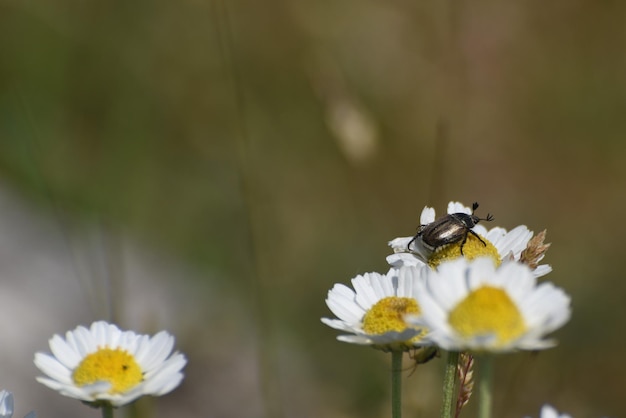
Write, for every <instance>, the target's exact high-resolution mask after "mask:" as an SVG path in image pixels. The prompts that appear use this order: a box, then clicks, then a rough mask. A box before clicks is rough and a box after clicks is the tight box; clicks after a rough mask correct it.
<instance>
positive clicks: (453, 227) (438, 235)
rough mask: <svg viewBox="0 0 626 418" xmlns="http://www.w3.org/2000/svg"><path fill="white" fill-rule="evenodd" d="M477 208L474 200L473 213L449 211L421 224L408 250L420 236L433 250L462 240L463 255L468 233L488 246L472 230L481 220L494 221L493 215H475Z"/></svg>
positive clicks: (427, 246) (426, 245) (428, 247)
mask: <svg viewBox="0 0 626 418" xmlns="http://www.w3.org/2000/svg"><path fill="white" fill-rule="evenodd" d="M477 208H478V202H474V203H473V204H472V214H471V215H468V214H467V213H463V212H458V213H449V214H447V215H445V216H442V217H441V218H439V219H436V220H435V221H434V222H431V223H429V224H426V225H420V226H419V228H418V229H417V234H416V235H415V236H414V237H413V239H412V240H411V241H409V243H408V244H407V250H409V247H410V245H411V243H413V242H414V241H415V240H416V239H418V238H421V239H422V242H423V243H424V246H425V247H426V248H427V249H429V250H431V251H434V250H436V249H437V248H439V247H442V246H444V245H447V244H454V243H457V242H459V241H462V242H461V255H463V246H464V245H465V242H466V241H467V235H468V234H472V235H474V236H475V237H476V238H478V240H479V241H480V242H482V243H483V245H484V246H485V247H486V246H487V244H486V243H485V241H483V240H482V238H481V237H480V236H479V235H478V234H477V233H476V232H474V231H472V228H473V227H474V226H475V225H476V224H477V223H478V222H480V221H493V216H492V215H491V214H490V213H488V214H487V217H486V218H479V217H478V216H476V215H474V211H476V209H477ZM409 251H410V250H409Z"/></svg>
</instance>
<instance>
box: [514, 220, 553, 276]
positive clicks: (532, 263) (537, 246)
mask: <svg viewBox="0 0 626 418" xmlns="http://www.w3.org/2000/svg"><path fill="white" fill-rule="evenodd" d="M546 232H547V231H546V230H545V229H544V230H543V231H541V232H540V233H538V234H537V235H535V236H534V237H533V238H532V239H531V240H530V241H528V245H527V246H526V249H525V250H524V251H522V255H521V257H520V261H521V262H522V263H524V264H526V265H527V266H529V267H530V268H531V269H535V268H537V265H538V264H539V261H541V259H542V258H543V257H544V256H545V253H546V251H548V248H549V247H550V244H544V242H543V241H544V240H545V239H546Z"/></svg>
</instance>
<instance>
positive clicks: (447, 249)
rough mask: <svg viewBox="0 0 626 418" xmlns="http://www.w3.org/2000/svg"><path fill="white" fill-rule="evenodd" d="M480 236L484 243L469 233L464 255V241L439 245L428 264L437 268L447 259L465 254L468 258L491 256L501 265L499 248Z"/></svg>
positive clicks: (497, 264) (453, 258) (496, 263)
mask: <svg viewBox="0 0 626 418" xmlns="http://www.w3.org/2000/svg"><path fill="white" fill-rule="evenodd" d="M480 238H481V239H482V240H483V241H484V244H483V242H481V241H480V240H479V239H478V238H477V237H475V236H474V235H473V234H470V233H468V234H467V240H466V241H465V244H463V255H461V243H462V242H463V241H459V242H455V243H453V244H447V245H444V246H441V247H438V248H437V249H436V250H435V252H433V253H432V255H431V256H430V258H429V259H428V265H429V266H430V267H431V268H433V269H436V268H437V267H438V266H439V265H440V264H441V263H443V262H445V261H450V260H455V259H457V258H459V257H462V256H465V258H467V259H468V260H473V259H475V258H477V257H491V258H492V259H493V261H494V263H495V265H496V267H497V266H499V265H500V263H501V260H500V254H498V249H497V248H496V247H495V246H494V245H493V244H492V243H491V242H489V241H488V240H487V239H485V238H484V237H482V236H481V237H480Z"/></svg>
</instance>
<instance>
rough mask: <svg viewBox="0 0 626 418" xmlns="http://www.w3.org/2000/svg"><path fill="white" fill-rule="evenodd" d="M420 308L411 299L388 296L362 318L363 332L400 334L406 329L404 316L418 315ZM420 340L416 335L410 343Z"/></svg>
mask: <svg viewBox="0 0 626 418" xmlns="http://www.w3.org/2000/svg"><path fill="white" fill-rule="evenodd" d="M419 313H420V308H419V306H418V305H417V301H416V300H415V299H413V298H403V297H396V296H389V297H386V298H383V299H381V300H379V301H378V302H377V303H376V304H375V305H374V306H372V308H371V309H370V310H369V311H367V313H366V314H365V316H364V317H363V330H364V331H365V332H367V333H368V334H384V333H386V332H389V331H398V332H402V331H404V330H405V329H407V327H408V326H407V323H406V322H404V316H405V315H406V314H415V315H419ZM419 339H420V336H419V335H417V336H415V337H413V338H412V339H411V340H410V342H414V341H417V340H419Z"/></svg>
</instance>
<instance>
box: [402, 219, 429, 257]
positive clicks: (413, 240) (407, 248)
mask: <svg viewBox="0 0 626 418" xmlns="http://www.w3.org/2000/svg"><path fill="white" fill-rule="evenodd" d="M424 226H425V225H420V226H418V227H417V234H415V236H414V237H413V239H412V240H411V241H409V243H408V244H407V245H406V250H407V251H408V252H410V253H411V252H413V251H411V249H410V248H409V247H410V246H411V244H413V243H414V242H415V240H416V239H417V237H419V236H420V235H422V228H423V227H424Z"/></svg>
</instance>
